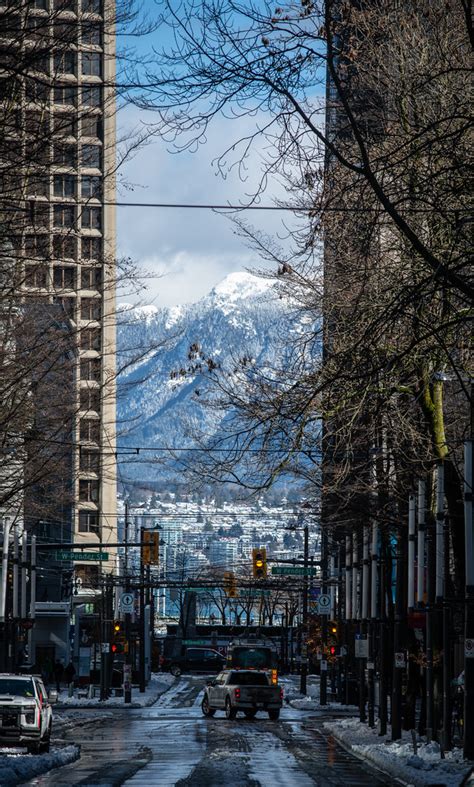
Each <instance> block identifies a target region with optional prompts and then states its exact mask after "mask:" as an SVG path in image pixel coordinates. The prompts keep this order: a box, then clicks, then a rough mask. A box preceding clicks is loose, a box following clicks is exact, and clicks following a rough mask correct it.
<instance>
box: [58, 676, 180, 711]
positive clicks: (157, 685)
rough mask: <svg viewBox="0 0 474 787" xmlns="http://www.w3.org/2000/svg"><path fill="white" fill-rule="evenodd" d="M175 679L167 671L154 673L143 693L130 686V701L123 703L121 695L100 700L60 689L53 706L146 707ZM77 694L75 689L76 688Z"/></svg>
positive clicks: (136, 687)
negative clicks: (69, 693)
mask: <svg viewBox="0 0 474 787" xmlns="http://www.w3.org/2000/svg"><path fill="white" fill-rule="evenodd" d="M175 681H176V678H175V677H174V676H173V675H169V674H168V673H155V674H153V675H152V676H151V680H150V682H149V683H148V685H147V687H146V689H145V692H144V694H140V691H139V689H138V686H133V687H132V701H131V702H127V703H125V702H124V700H123V697H110V699H108V700H104V701H103V702H101V701H100V699H99V698H98V697H94V698H93V699H87V698H86V697H81V698H78V697H77V696H74V697H69V696H68V692H67V690H65V689H64V690H62V691H61V692H60V694H59V696H58V702H57V704H56V705H55V706H54V707H55V708H97V709H99V708H106V709H110V708H148V707H149V706H150V705H153V704H154V703H155V702H156V701H157V699H158V697H160V696H161V695H162V694H164V693H165V691H167V690H168V689H169V688H170V686H172V684H173V683H174V682H175ZM76 694H77V689H76Z"/></svg>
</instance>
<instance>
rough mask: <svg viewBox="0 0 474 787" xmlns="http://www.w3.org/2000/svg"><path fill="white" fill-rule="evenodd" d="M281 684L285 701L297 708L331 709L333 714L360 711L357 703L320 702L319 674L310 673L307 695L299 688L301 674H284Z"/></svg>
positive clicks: (322, 710)
mask: <svg viewBox="0 0 474 787" xmlns="http://www.w3.org/2000/svg"><path fill="white" fill-rule="evenodd" d="M279 682H280V684H281V685H282V686H283V691H284V702H286V703H288V705H290V707H292V708H295V710H302V711H315V710H316V711H321V712H324V711H330V712H331V713H332V714H334V712H337V713H338V714H349V715H351V716H354V715H355V714H357V713H358V709H357V707H356V706H355V705H341V704H340V703H339V702H329V701H328V702H327V703H326V705H321V704H320V699H319V675H308V678H307V688H306V695H305V696H303V695H302V694H301V692H300V690H299V685H300V676H299V675H284V676H283V677H280V681H279Z"/></svg>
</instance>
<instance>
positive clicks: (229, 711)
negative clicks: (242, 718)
mask: <svg viewBox="0 0 474 787" xmlns="http://www.w3.org/2000/svg"><path fill="white" fill-rule="evenodd" d="M236 716H237V711H236V710H235V708H233V707H232V705H231V704H230V699H229V697H227V699H226V701H225V717H226V719H229V721H233V720H234V719H235V717H236Z"/></svg>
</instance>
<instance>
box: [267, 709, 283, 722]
mask: <svg viewBox="0 0 474 787" xmlns="http://www.w3.org/2000/svg"><path fill="white" fill-rule="evenodd" d="M268 718H269V719H270V720H271V721H278V719H279V718H280V711H279V710H269V711H268Z"/></svg>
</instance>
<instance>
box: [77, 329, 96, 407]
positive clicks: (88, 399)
mask: <svg viewBox="0 0 474 787" xmlns="http://www.w3.org/2000/svg"><path fill="white" fill-rule="evenodd" d="M84 333H85V331H83V332H82V334H81V338H82V336H83V335H84ZM90 333H92V331H90ZM80 400H81V401H80V408H81V410H86V411H89V410H93V411H94V412H95V413H99V412H100V391H99V390H98V389H97V388H81V393H80Z"/></svg>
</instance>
